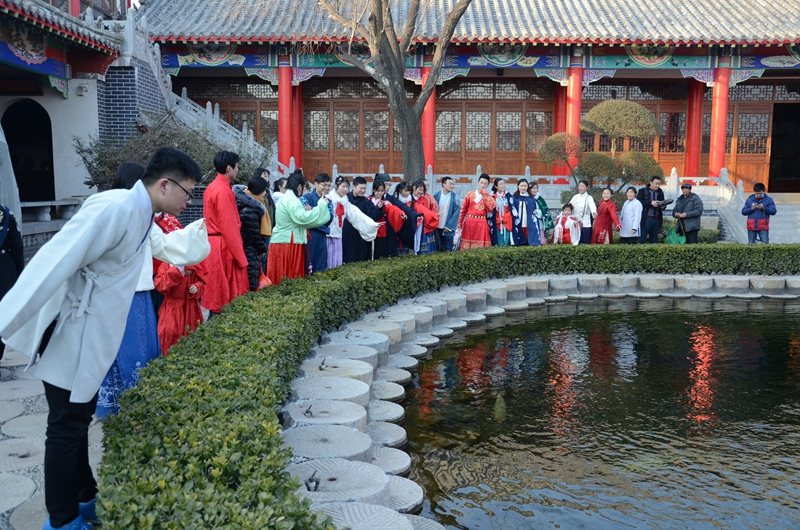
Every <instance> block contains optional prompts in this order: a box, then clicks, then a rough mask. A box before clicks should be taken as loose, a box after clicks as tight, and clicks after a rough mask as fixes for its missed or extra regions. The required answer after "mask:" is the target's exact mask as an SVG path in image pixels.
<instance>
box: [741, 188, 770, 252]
mask: <svg viewBox="0 0 800 530" xmlns="http://www.w3.org/2000/svg"><path fill="white" fill-rule="evenodd" d="M766 191H767V187H766V186H764V184H762V183H761V182H759V183H757V184H756V185H755V186H753V194H752V195H750V196H749V197H748V198H747V200H746V201H744V207H743V208H742V215H746V216H747V242H748V243H755V242H756V240H760V241H761V242H762V243H769V218H770V216H773V215H775V214H776V213H778V208H776V207H775V201H773V200H772V197H770V196H769V195H767V194H766Z"/></svg>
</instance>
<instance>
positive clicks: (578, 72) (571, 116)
mask: <svg viewBox="0 0 800 530" xmlns="http://www.w3.org/2000/svg"><path fill="white" fill-rule="evenodd" d="M567 83H568V84H567V108H566V131H567V132H568V133H569V134H573V135H575V136H577V137H580V135H581V98H582V96H583V94H582V89H583V67H582V66H570V67H569V71H568V78H567ZM577 164H578V159H577V158H575V157H574V158H573V159H571V160H570V165H571V166H572V167H573V168H574V167H575V166H576V165H577Z"/></svg>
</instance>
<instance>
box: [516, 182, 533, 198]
mask: <svg viewBox="0 0 800 530" xmlns="http://www.w3.org/2000/svg"><path fill="white" fill-rule="evenodd" d="M523 182H524V183H525V184H527V185H528V189H530V187H531V185H530V183H529V182H528V179H519V180H518V181H517V191H515V192H514V196H515V197H519V185H520V184H522V183H523Z"/></svg>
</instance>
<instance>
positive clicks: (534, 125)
mask: <svg viewBox="0 0 800 530" xmlns="http://www.w3.org/2000/svg"><path fill="white" fill-rule="evenodd" d="M552 132H553V113H552V112H545V111H532V112H527V113H525V150H526V151H528V152H529V153H535V152H537V151H539V146H541V145H542V142H544V141H545V139H547V137H548V136H550V135H551V134H552Z"/></svg>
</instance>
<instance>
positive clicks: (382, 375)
mask: <svg viewBox="0 0 800 530" xmlns="http://www.w3.org/2000/svg"><path fill="white" fill-rule="evenodd" d="M375 380H376V381H389V382H391V383H397V384H398V385H407V384H409V383H410V382H411V372H409V371H408V370H403V369H402V368H391V367H389V366H382V367H380V368H378V369H376V370H375Z"/></svg>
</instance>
